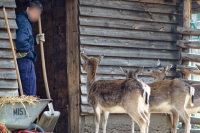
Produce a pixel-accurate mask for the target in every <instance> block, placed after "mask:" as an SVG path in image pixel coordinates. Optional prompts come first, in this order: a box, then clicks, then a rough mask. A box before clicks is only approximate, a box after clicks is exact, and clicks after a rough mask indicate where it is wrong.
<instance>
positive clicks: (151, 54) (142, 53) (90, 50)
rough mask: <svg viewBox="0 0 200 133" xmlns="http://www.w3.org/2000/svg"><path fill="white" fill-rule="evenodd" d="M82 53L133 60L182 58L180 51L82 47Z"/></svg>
mask: <svg viewBox="0 0 200 133" xmlns="http://www.w3.org/2000/svg"><path fill="white" fill-rule="evenodd" d="M80 49H81V51H82V52H84V53H87V54H89V55H101V54H104V55H105V56H108V57H131V58H146V59H148V58H150V59H158V57H159V59H175V60H178V59H179V58H180V56H179V52H178V51H167V50H149V49H140V48H138V49H136V48H134V49H131V48H115V47H96V46H95V47H93V46H86V45H81V48H80Z"/></svg>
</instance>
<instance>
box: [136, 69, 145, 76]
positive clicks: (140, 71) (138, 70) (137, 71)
mask: <svg viewBox="0 0 200 133" xmlns="http://www.w3.org/2000/svg"><path fill="white" fill-rule="evenodd" d="M142 70H143V69H142V68H139V69H137V70H136V71H135V72H134V74H137V75H139V74H142Z"/></svg>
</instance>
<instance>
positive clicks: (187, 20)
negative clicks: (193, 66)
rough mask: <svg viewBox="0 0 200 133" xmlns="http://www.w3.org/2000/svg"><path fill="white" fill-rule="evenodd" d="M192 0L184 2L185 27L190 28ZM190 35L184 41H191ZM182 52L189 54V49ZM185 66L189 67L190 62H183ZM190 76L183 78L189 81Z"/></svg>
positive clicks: (184, 0)
mask: <svg viewBox="0 0 200 133" xmlns="http://www.w3.org/2000/svg"><path fill="white" fill-rule="evenodd" d="M191 2H192V1H191V0H183V27H187V28H190V20H191ZM189 39H190V36H189V35H184V36H183V40H189ZM181 51H183V52H186V53H189V49H188V48H186V49H181ZM182 64H183V65H189V61H183V62H182ZM189 76H190V75H188V74H185V75H184V76H183V78H185V79H188V78H189Z"/></svg>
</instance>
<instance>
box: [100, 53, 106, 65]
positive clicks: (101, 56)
mask: <svg viewBox="0 0 200 133" xmlns="http://www.w3.org/2000/svg"><path fill="white" fill-rule="evenodd" d="M104 56H105V55H104V54H103V55H100V56H99V57H98V60H99V64H100V63H101V60H102V59H103V58H104Z"/></svg>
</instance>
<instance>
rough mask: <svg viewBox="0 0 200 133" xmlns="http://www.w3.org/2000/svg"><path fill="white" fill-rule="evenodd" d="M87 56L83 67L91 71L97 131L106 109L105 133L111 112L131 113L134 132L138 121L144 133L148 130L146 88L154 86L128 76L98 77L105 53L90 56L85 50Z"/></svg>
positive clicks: (90, 92) (90, 100) (89, 83)
mask: <svg viewBox="0 0 200 133" xmlns="http://www.w3.org/2000/svg"><path fill="white" fill-rule="evenodd" d="M81 57H82V59H83V60H84V64H83V65H82V67H83V69H84V70H85V71H86V72H87V85H86V87H87V92H88V103H89V104H90V105H91V106H92V108H93V109H94V114H95V127H96V128H95V132H96V133H98V132H99V123H100V116H101V112H102V113H103V117H104V119H103V133H106V125H107V120H108V116H109V113H127V114H128V115H129V116H130V117H131V118H132V121H133V123H132V133H134V121H135V122H136V123H137V124H138V125H139V127H140V132H141V133H148V117H147V116H145V114H144V112H148V104H147V103H146V102H145V98H144V97H143V93H144V90H145V91H146V92H148V94H150V87H149V86H148V85H145V84H144V83H141V82H139V81H138V80H137V79H124V80H98V81H96V70H97V68H98V65H99V64H100V62H101V60H102V58H103V57H104V56H103V55H101V56H99V57H98V58H95V57H88V56H87V55H86V54H84V53H81Z"/></svg>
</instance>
